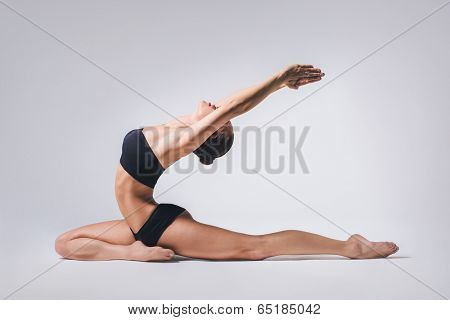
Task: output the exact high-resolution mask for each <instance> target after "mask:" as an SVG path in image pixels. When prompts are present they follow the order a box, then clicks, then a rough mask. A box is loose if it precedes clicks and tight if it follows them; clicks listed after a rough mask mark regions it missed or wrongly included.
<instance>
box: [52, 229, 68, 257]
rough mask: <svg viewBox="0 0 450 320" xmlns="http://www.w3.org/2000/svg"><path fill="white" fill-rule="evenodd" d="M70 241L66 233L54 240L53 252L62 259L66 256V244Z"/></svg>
mask: <svg viewBox="0 0 450 320" xmlns="http://www.w3.org/2000/svg"><path fill="white" fill-rule="evenodd" d="M70 240H71V237H70V235H69V234H68V233H67V232H66V233H63V234H62V235H60V236H59V237H57V238H56V240H55V251H56V252H57V253H58V254H59V255H60V256H62V257H65V256H66V255H68V242H69V241H70Z"/></svg>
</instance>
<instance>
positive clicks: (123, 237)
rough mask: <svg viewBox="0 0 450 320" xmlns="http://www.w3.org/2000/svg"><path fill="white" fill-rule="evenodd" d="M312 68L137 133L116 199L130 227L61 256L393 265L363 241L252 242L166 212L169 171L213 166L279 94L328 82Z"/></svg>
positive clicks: (90, 229)
mask: <svg viewBox="0 0 450 320" xmlns="http://www.w3.org/2000/svg"><path fill="white" fill-rule="evenodd" d="M322 76H324V74H323V73H322V71H321V70H320V69H317V68H314V67H313V66H312V65H292V66H290V67H288V68H285V69H283V70H282V71H280V72H279V73H277V74H275V75H274V76H272V77H271V78H269V79H268V80H266V81H264V82H263V83H261V84H259V85H256V86H253V87H250V88H247V89H245V90H242V91H240V92H238V93H236V94H234V95H232V96H230V97H228V98H225V99H223V100H222V101H219V102H217V103H215V104H211V103H208V102H206V101H201V102H200V103H199V105H198V107H197V109H196V111H195V112H194V113H192V114H190V115H187V116H182V117H179V118H177V119H176V120H174V121H171V122H169V123H167V124H163V125H157V126H152V127H145V128H142V129H136V130H132V131H130V132H129V133H128V134H127V135H126V136H125V139H124V142H123V147H122V156H121V158H120V165H118V167H117V171H116V180H115V191H116V198H117V202H118V205H119V208H120V211H121V212H122V214H123V216H124V219H122V220H114V221H107V222H101V223H96V224H92V225H88V226H84V227H80V228H77V229H74V230H71V231H68V232H66V233H64V234H62V235H61V236H59V237H58V238H57V239H56V243H55V248H56V251H57V252H58V253H59V254H60V255H61V256H62V257H64V258H68V259H76V260H113V259H125V260H137V261H162V260H170V259H171V258H172V257H173V256H174V254H175V253H176V254H179V255H183V256H187V257H192V258H203V259H209V260H260V259H264V258H267V257H271V256H276V255H285V254H293V255H300V254H334V255H340V256H345V257H348V258H380V257H387V256H389V255H391V254H393V253H395V252H396V251H397V250H398V247H397V246H396V245H395V244H394V243H392V242H371V241H368V240H367V239H365V238H363V237H362V236H360V235H353V236H351V237H350V238H348V239H347V240H345V241H339V240H334V239H330V238H326V237H322V236H320V235H316V234H312V233H308V232H302V231H297V230H286V231H280V232H275V233H271V234H265V235H248V234H243V233H237V232H233V231H229V230H225V229H222V228H218V227H214V226H210V225H206V224H203V223H200V222H197V221H196V220H194V219H193V217H192V216H191V214H190V213H189V212H188V211H187V210H185V209H184V208H181V207H179V206H176V205H173V204H158V203H156V202H155V200H154V199H153V189H154V187H155V184H156V182H157V180H158V178H159V176H160V175H161V174H162V173H163V172H164V170H165V169H166V168H168V167H169V166H170V165H172V164H173V163H174V162H176V161H177V160H179V159H180V158H182V157H184V156H186V155H188V154H190V153H191V152H194V153H195V154H196V155H197V156H198V157H199V159H200V162H202V163H203V164H205V165H209V164H211V163H212V162H213V161H214V159H215V158H217V157H220V156H222V155H224V154H225V153H226V152H227V151H228V150H229V149H230V148H231V145H232V143H233V128H232V126H231V123H230V120H231V119H233V118H235V117H237V116H239V115H241V114H243V113H246V112H248V111H249V110H251V109H252V108H254V107H255V106H256V105H258V104H259V103H260V102H261V101H263V100H264V99H265V98H266V97H267V96H269V95H270V94H271V93H274V92H275V91H277V90H279V89H281V88H284V87H288V88H291V89H298V87H299V86H303V85H305V84H309V83H313V82H316V81H319V80H321V78H322Z"/></svg>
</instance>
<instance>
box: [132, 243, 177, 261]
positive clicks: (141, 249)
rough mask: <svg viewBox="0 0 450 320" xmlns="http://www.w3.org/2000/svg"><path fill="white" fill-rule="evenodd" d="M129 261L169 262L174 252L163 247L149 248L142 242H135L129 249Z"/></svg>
mask: <svg viewBox="0 0 450 320" xmlns="http://www.w3.org/2000/svg"><path fill="white" fill-rule="evenodd" d="M127 250H128V259H129V260H135V261H167V260H170V259H172V258H173V256H174V252H173V251H172V250H170V249H164V248H161V247H147V246H146V245H145V244H143V243H142V242H141V241H135V242H133V243H132V244H130V245H129V246H128V248H127Z"/></svg>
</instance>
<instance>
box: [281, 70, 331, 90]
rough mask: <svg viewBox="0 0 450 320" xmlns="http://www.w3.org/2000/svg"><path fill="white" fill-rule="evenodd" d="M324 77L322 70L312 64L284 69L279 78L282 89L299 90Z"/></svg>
mask: <svg viewBox="0 0 450 320" xmlns="http://www.w3.org/2000/svg"><path fill="white" fill-rule="evenodd" d="M324 75H325V73H322V70H320V69H318V68H314V67H313V66H312V65H310V64H303V65H302V64H294V65H291V66H289V67H287V68H285V69H283V70H282V71H281V72H280V76H279V77H280V80H281V82H282V87H285V86H286V87H288V88H291V89H295V90H297V89H298V88H299V87H300V86H304V85H305V84H308V83H313V82H316V81H319V80H321V79H322V77H323V76H324Z"/></svg>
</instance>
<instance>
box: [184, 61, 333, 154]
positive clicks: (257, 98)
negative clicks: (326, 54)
mask: <svg viewBox="0 0 450 320" xmlns="http://www.w3.org/2000/svg"><path fill="white" fill-rule="evenodd" d="M323 75H324V74H323V73H322V71H321V70H320V69H317V68H314V67H313V66H312V65H299V64H296V65H292V66H289V67H287V68H285V69H283V70H282V71H280V72H278V73H276V74H275V75H273V76H271V77H270V78H269V79H267V80H266V81H264V82H262V83H260V84H258V85H255V86H252V87H249V88H246V89H243V90H241V91H238V92H236V93H235V94H233V95H231V96H229V97H226V98H224V99H222V100H220V101H219V102H217V103H216V106H217V107H218V108H217V109H216V110H214V111H213V112H211V113H210V114H208V115H207V116H205V117H204V118H202V119H201V120H199V121H197V122H195V123H193V124H192V125H191V126H190V128H189V129H190V130H189V131H190V132H189V135H188V136H185V137H184V139H181V141H180V143H181V146H182V148H183V149H184V152H183V153H185V154H188V153H190V152H192V151H193V150H195V149H196V148H197V147H198V146H200V145H201V144H202V143H203V142H204V141H205V140H206V139H207V138H208V137H209V136H210V135H212V134H213V133H214V132H215V131H217V130H218V129H219V128H221V127H222V126H223V125H224V124H225V123H227V122H228V121H230V120H231V119H233V118H235V117H237V116H239V115H242V114H243V113H246V112H248V111H250V110H251V109H253V108H254V107H255V106H256V105H258V104H259V103H260V102H262V101H263V100H264V99H265V98H266V97H268V96H269V95H270V94H272V93H274V92H275V91H277V90H279V89H281V88H284V87H288V88H291V89H298V88H299V87H300V86H302V85H305V84H308V83H312V82H316V81H319V80H320V79H322V76H323Z"/></svg>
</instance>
